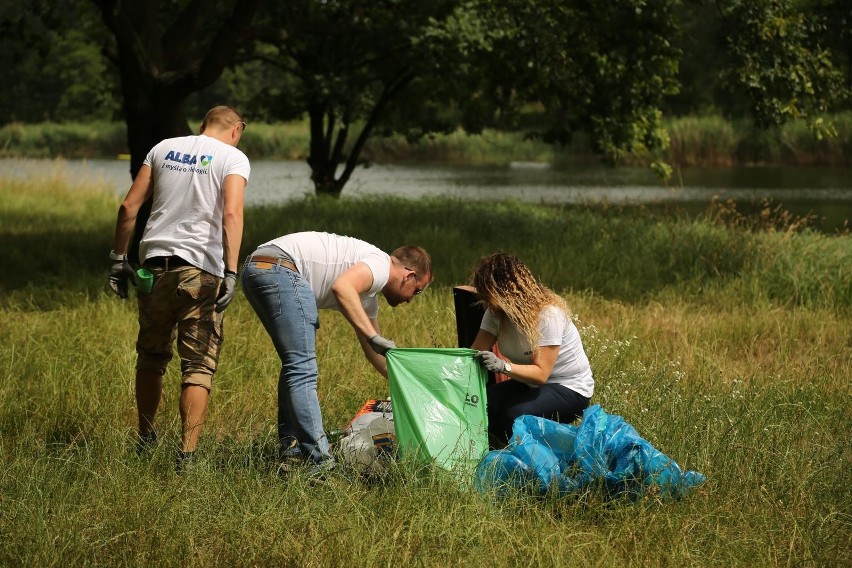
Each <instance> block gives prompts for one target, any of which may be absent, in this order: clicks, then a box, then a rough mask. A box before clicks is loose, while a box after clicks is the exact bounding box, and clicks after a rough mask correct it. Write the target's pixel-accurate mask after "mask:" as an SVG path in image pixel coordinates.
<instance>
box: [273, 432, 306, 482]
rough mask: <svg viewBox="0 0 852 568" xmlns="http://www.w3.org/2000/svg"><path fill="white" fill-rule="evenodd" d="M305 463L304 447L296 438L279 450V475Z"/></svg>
mask: <svg viewBox="0 0 852 568" xmlns="http://www.w3.org/2000/svg"><path fill="white" fill-rule="evenodd" d="M304 465H305V458H304V457H302V449H301V448H300V447H299V443H298V442H297V441H296V440H292V441H291V442H290V444H289V445H288V446H287V447H282V448H281V449H280V450H279V451H278V468H277V473H278V474H279V475H286V474H288V473H290V472H292V471H294V470H296V469H299V468H301V467H303V466H304Z"/></svg>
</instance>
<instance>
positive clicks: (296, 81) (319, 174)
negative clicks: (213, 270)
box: [251, 0, 457, 195]
mask: <svg viewBox="0 0 852 568" xmlns="http://www.w3.org/2000/svg"><path fill="white" fill-rule="evenodd" d="M456 4H457V2H455V1H450V0H430V1H429V2H422V1H421V0H345V1H343V0H340V1H323V2H320V1H316V0H294V1H292V2H288V3H286V4H284V3H281V2H277V1H274V0H272V1H268V2H266V3H265V5H264V10H263V11H262V18H259V21H258V23H257V25H256V31H257V39H258V42H257V43H256V44H255V45H254V46H253V52H252V54H251V55H252V57H254V58H255V59H257V60H260V61H263V62H265V63H266V64H267V65H268V66H269V67H270V68H271V69H272V70H274V71H275V72H276V73H277V74H278V80H277V83H276V85H277V86H276V88H271V89H267V90H264V95H263V96H262V97H259V99H258V103H259V104H260V105H261V107H262V108H264V109H265V111H266V112H271V113H272V114H273V116H275V117H277V118H280V119H292V118H296V117H299V116H303V115H305V114H306V115H307V117H308V120H309V124H310V150H309V157H308V163H309V165H310V167H311V179H312V180H313V182H314V186H315V188H316V191H317V192H318V193H321V194H329V195H339V194H340V192H341V191H342V189H343V187H344V185H345V184H346V182H347V181H348V180H349V178H350V176H351V175H352V172H353V171H354V169H355V168H356V167H357V166H358V164H359V155H360V152H361V150H362V148H363V146H364V144H365V142H366V141H367V139H368V138H369V137H370V136H371V135H372V134H373V132H374V130H376V129H377V128H382V127H383V125H384V124H385V122H384V121H385V120H386V117H387V113H388V110H389V107H390V105H392V104H394V103H396V104H402V103H401V102H400V101H401V100H404V97H405V96H406V95H407V94H409V93H410V92H411V89H410V86H411V83H412V81H413V80H414V79H415V78H417V77H424V76H429V75H433V74H434V72H435V69H436V67H437V61H438V59H439V58H440V57H442V56H447V54H448V52H452V50H453V49H454V47H455V46H454V44H453V43H452V42H449V41H446V40H447V37H446V36H442V37H440V38H436V37H435V36H434V35H433V34H432V31H433V30H434V29H440V28H441V27H442V26H444V24H445V22H446V20H447V18H448V17H450V16H451V15H452V13H453V7H454V6H455V5H456ZM444 79H445V80H447V81H452V78H451V77H445V78H444ZM408 108H409V109H410V111H411V112H410V116H409V124H422V123H424V122H426V119H425V118H424V115H425V113H423V112H421V111H420V110H419V109H416V108H413V107H410V106H409V107H408Z"/></svg>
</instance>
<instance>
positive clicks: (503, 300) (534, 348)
mask: <svg viewBox="0 0 852 568" xmlns="http://www.w3.org/2000/svg"><path fill="white" fill-rule="evenodd" d="M473 286H474V287H475V288H476V295H477V299H478V300H479V302H481V304H482V305H483V307H484V308H485V315H484V316H483V318H482V324H481V325H480V329H479V332H478V334H477V336H476V339H475V340H474V342H473V345H472V346H471V347H472V348H473V349H476V350H477V351H479V352H478V353H477V354H476V355H475V357H476V358H477V359H479V360H480V361H481V362H482V364H483V365H484V366H485V367H486V368H487V369H488V370H489V371H492V372H495V373H502V374H503V375H506V376H507V377H509V378H510V379H511V380H508V381H502V382H498V383H494V384H490V385H488V387H487V396H488V430H489V433H490V434H491V435H492V446H495V447H496V446H498V445H503V444H505V443H506V442H508V440H509V438H510V437H511V435H512V423H513V422H514V421H515V418H517V417H518V416H521V415H523V414H531V415H533V416H541V417H543V418H548V419H550V420H555V421H557V422H563V423H569V422H573V421H574V420H575V419H576V418H578V417H579V416H580V415H582V413H583V410H584V409H585V408H586V407H587V406H589V399H590V398H591V396H592V394H593V393H594V388H595V382H594V379H593V378H592V369H591V367H590V366H589V359H588V358H587V357H586V353H585V351H584V350H583V344H582V341H581V340H580V333H579V331H577V327H576V326H575V325H574V323H573V322H572V321H571V312H570V311H569V309H568V306H567V305H566V304H565V300H563V299H562V298H561V297H559V296H558V295H557V294H556V293H554V292H553V291H552V290H550V289H549V288H548V287H546V286H544V285H543V284H541V283H540V282H539V281H538V280H536V278H535V277H534V276H533V275H532V273H531V272H530V270H529V268H527V267H526V265H525V264H524V263H523V262H522V261H521V260H520V259H519V258H517V257H515V256H513V255H511V254H507V253H502V252H501V253H495V254H492V255H490V256H488V257H485V258H483V259H481V260H480V261H479V264H478V265H477V267H476V269H475V270H474V274H473ZM495 343H496V344H497V346H498V347H499V351H500V353H501V355H503V356H504V357H506V358H508V361H507V360H505V359H502V358H500V357H498V356H497V355H496V354H495V353H493V352H492V351H491V349H492V348H493V347H494V344H495ZM495 438H496V440H495ZM498 441H499V444H498V443H497V442H498Z"/></svg>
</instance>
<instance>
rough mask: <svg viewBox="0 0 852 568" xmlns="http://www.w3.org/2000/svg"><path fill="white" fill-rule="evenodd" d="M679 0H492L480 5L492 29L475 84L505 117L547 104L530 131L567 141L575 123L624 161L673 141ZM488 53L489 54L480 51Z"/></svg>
mask: <svg viewBox="0 0 852 568" xmlns="http://www.w3.org/2000/svg"><path fill="white" fill-rule="evenodd" d="M677 4H678V2H677V1H676V0H610V1H608V2H587V1H584V0H495V1H494V2H487V3H482V5H481V6H480V12H481V13H482V14H483V17H484V19H485V22H486V27H487V28H488V29H496V30H500V31H501V32H500V33H497V34H494V39H493V42H492V47H491V49H490V51H489V52H487V53H484V54H478V57H477V64H476V67H477V68H478V69H482V70H484V71H483V72H482V73H480V74H478V75H477V76H478V77H479V78H480V80H481V86H480V88H479V89H478V93H481V94H483V95H485V96H484V97H481V98H484V99H490V100H492V101H494V103H495V104H493V105H492V107H493V108H495V109H497V110H498V111H499V112H501V113H503V114H504V115H508V116H510V117H511V116H517V111H518V109H521V108H524V107H525V106H528V105H531V104H540V105H541V107H542V109H543V110H542V113H541V115H540V120H539V124H538V125H537V127H535V128H533V129H532V131H531V134H532V135H534V136H540V137H542V138H543V139H545V140H547V141H550V142H554V143H566V142H568V141H569V140H570V139H571V137H572V136H573V135H575V134H576V133H578V132H585V133H587V134H589V136H590V137H591V141H592V144H593V147H594V148H595V149H596V150H597V151H598V152H600V153H601V154H602V155H603V156H604V157H605V158H606V159H607V160H608V161H610V162H613V163H617V162H618V161H619V160H620V159H621V158H622V157H623V156H624V154H625V153H627V152H631V151H634V150H636V149H638V148H645V149H648V150H652V151H653V150H655V149H658V148H661V147H664V146H665V145H666V144H667V143H668V138H667V135H666V133H665V130H664V129H663V128H662V125H661V117H662V114H661V112H660V110H659V109H660V107H661V105H662V103H663V100H664V98H665V97H666V96H667V95H671V94H673V93H675V92H677V89H678V84H677V82H676V81H675V77H676V73H677V69H678V56H679V53H678V51H677V49H675V48H674V46H673V45H672V42H671V38H672V37H673V36H674V35H675V34H676V33H677V25H676V24H677V22H676V20H675V17H674V10H673V8H674V7H675V6H676V5H677ZM483 56H484V57H483Z"/></svg>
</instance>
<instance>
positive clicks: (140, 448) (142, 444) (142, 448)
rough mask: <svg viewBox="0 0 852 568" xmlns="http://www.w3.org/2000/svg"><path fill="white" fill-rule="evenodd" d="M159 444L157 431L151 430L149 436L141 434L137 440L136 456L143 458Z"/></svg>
mask: <svg viewBox="0 0 852 568" xmlns="http://www.w3.org/2000/svg"><path fill="white" fill-rule="evenodd" d="M156 444H157V431H156V430H151V431H150V432H148V433H147V434H139V435H138V436H137V438H136V455H137V456H141V455H142V454H144V453H146V452H148V451H149V450H150V449H151V448H153V447H154V446H155V445H156Z"/></svg>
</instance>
